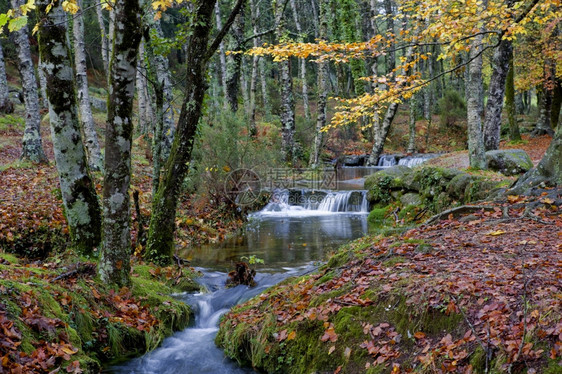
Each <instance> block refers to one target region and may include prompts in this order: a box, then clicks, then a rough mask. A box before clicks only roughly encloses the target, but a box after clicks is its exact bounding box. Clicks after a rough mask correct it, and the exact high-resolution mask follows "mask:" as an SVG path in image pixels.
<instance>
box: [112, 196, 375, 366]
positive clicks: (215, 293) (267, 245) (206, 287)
mask: <svg viewBox="0 0 562 374" xmlns="http://www.w3.org/2000/svg"><path fill="white" fill-rule="evenodd" d="M274 196H275V198H273V199H272V201H271V202H270V203H269V204H268V205H267V206H266V207H265V208H264V209H263V210H262V211H260V212H257V213H254V214H252V215H251V216H250V222H249V223H248V225H247V226H246V229H245V232H244V234H243V235H240V236H239V237H235V238H233V239H231V240H228V241H226V242H225V243H221V244H220V245H206V246H202V247H199V248H193V249H189V250H187V251H186V252H184V253H181V256H182V257H185V258H188V259H190V260H191V262H192V264H193V265H194V266H198V270H200V271H201V272H202V273H203V276H202V277H201V278H199V279H198V282H199V283H200V284H201V286H202V289H203V291H202V292H200V293H195V294H180V295H176V297H177V298H178V299H180V300H183V301H185V302H186V303H187V304H189V305H191V306H192V308H193V310H194V313H195V323H194V325H193V326H192V327H188V328H187V329H185V330H183V331H181V332H178V333H176V334H174V335H173V336H171V337H169V338H167V339H165V340H164V342H163V344H162V346H161V347H160V348H158V349H156V350H154V351H152V352H150V353H148V354H146V355H144V356H142V357H139V358H137V359H134V360H131V361H129V362H127V363H125V364H123V365H120V366H115V367H113V368H111V370H110V371H111V372H113V373H131V374H132V373H135V374H152V373H154V374H164V373H169V374H173V373H174V374H175V373H213V374H218V373H225V374H226V373H228V374H230V373H232V374H236V373H253V371H252V370H251V369H248V368H240V367H239V366H238V365H237V364H236V363H235V362H233V361H231V360H230V359H228V358H226V357H225V356H224V354H223V352H222V350H220V349H219V348H217V347H216V346H215V344H214V338H215V335H216V333H217V331H218V323H219V319H220V317H221V316H222V315H223V314H224V313H226V312H227V311H228V310H229V309H230V308H231V307H233V306H234V305H236V304H238V303H241V302H243V301H245V300H248V299H250V298H251V297H253V296H255V295H257V294H259V293H261V292H263V291H264V290H265V289H267V288H269V287H271V286H273V285H275V284H277V283H279V282H281V281H282V280H284V279H286V278H288V277H290V276H296V275H301V274H306V273H308V272H311V271H313V270H314V269H315V268H316V265H317V261H321V260H324V259H325V258H326V255H327V254H328V253H330V252H333V251H334V250H336V249H337V248H338V247H339V246H340V245H342V244H344V243H346V242H348V241H350V240H352V239H355V238H358V237H361V236H363V235H365V234H366V233H367V219H366V218H367V211H368V206H367V203H366V199H365V192H364V191H314V192H312V191H310V190H283V191H277V193H276V194H274ZM252 255H253V256H256V257H257V258H260V259H263V260H264V262H265V264H264V265H256V269H257V275H256V277H255V280H256V282H257V286H256V287H254V288H250V287H246V286H237V287H234V288H229V289H226V288H225V286H224V284H225V280H226V278H227V272H228V271H229V270H232V269H233V268H234V266H233V265H234V263H235V262H239V261H240V258H241V257H242V256H245V257H247V258H249V257H250V256H252Z"/></svg>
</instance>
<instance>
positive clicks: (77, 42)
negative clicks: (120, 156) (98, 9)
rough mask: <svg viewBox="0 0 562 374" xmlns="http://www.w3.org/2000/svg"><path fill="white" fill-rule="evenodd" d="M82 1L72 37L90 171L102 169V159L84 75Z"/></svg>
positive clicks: (86, 76)
mask: <svg viewBox="0 0 562 374" xmlns="http://www.w3.org/2000/svg"><path fill="white" fill-rule="evenodd" d="M82 4H83V2H82V0H78V2H77V5H78V6H79V7H80V10H78V12H77V13H76V14H75V15H74V17H73V20H74V24H73V27H72V34H73V37H74V65H75V67H76V86H77V94H78V102H79V103H80V120H81V122H82V130H83V132H84V143H85V145H86V154H87V156H88V163H89V165H90V169H91V170H101V169H102V158H101V150H100V143H99V141H98V134H97V133H96V124H95V123H94V117H93V116H92V108H91V106H90V93H89V91H88V75H87V73H86V49H85V46H84V18H83V15H82Z"/></svg>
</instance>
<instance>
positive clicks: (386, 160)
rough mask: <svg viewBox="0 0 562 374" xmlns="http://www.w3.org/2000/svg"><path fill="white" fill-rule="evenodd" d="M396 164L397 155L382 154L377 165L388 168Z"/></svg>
mask: <svg viewBox="0 0 562 374" xmlns="http://www.w3.org/2000/svg"><path fill="white" fill-rule="evenodd" d="M394 165H396V155H380V157H379V161H378V163H377V166H379V167H382V168H388V167H391V166H394Z"/></svg>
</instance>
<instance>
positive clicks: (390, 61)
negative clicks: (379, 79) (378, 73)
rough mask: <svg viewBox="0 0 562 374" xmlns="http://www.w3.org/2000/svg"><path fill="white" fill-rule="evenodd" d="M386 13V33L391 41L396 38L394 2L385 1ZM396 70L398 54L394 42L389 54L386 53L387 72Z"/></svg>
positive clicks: (391, 44) (390, 0) (390, 44)
mask: <svg viewBox="0 0 562 374" xmlns="http://www.w3.org/2000/svg"><path fill="white" fill-rule="evenodd" d="M384 11H385V15H386V22H387V24H386V32H387V35H388V37H389V38H390V40H393V38H394V35H395V34H394V10H393V9H392V0H384ZM395 68H396V52H395V51H394V42H391V43H389V46H388V52H387V53H386V71H387V73H389V74H390V73H391V72H392V71H393V70H394V69H395Z"/></svg>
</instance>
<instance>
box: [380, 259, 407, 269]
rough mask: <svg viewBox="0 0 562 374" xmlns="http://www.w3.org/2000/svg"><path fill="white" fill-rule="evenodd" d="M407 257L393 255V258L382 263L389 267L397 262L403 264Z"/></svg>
mask: <svg viewBox="0 0 562 374" xmlns="http://www.w3.org/2000/svg"><path fill="white" fill-rule="evenodd" d="M406 261H407V259H406V258H404V257H401V256H393V257H391V258H389V259H388V260H386V261H384V262H383V263H382V264H383V266H385V267H387V268H389V267H393V266H394V265H396V264H401V263H403V262H406Z"/></svg>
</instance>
